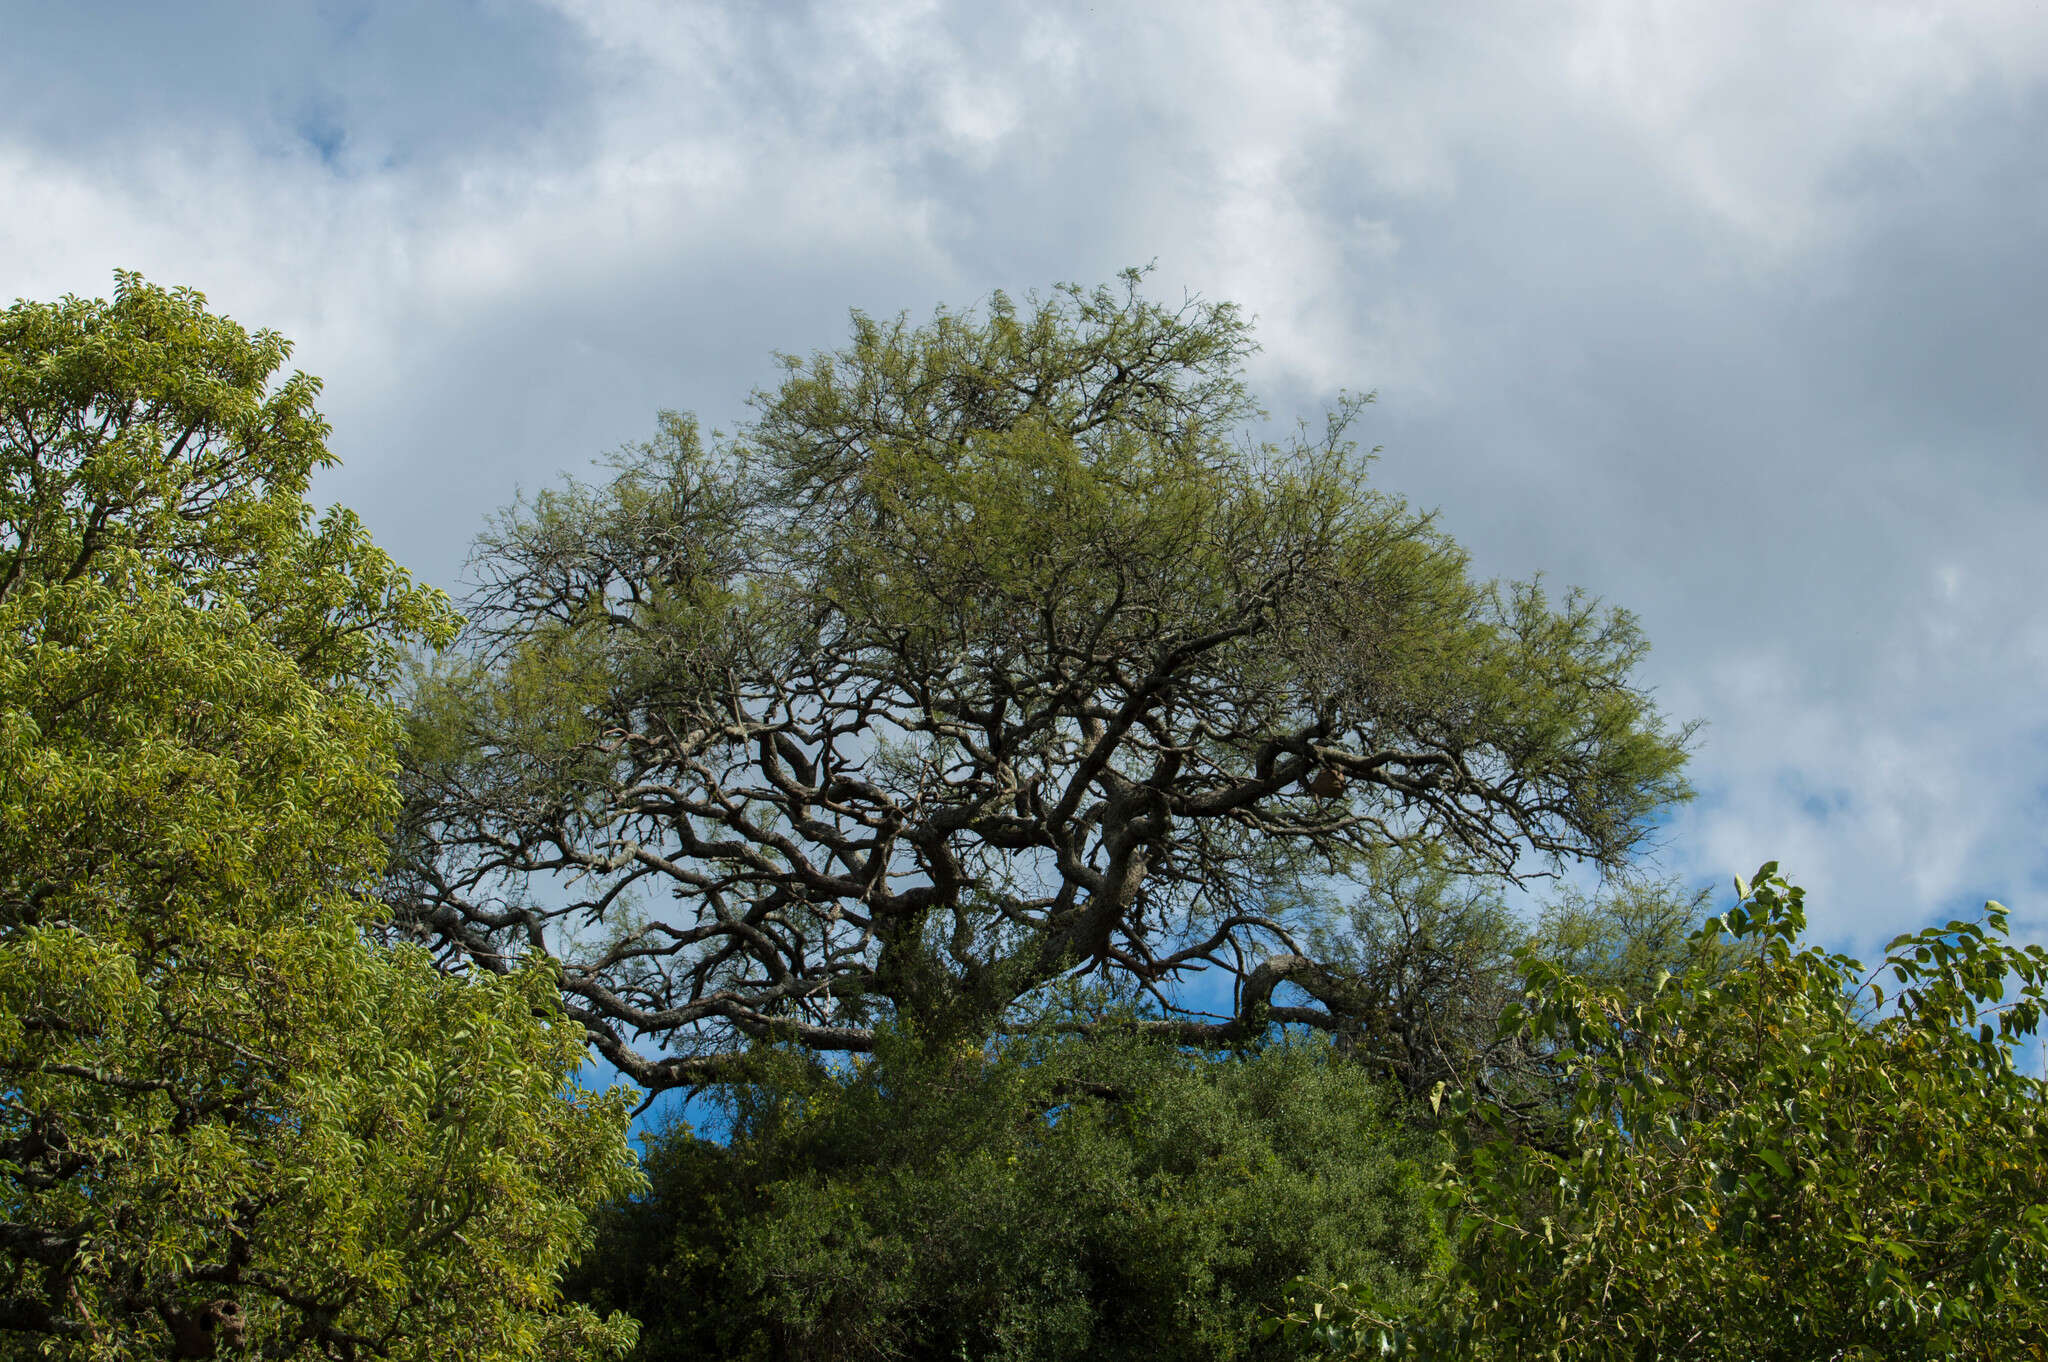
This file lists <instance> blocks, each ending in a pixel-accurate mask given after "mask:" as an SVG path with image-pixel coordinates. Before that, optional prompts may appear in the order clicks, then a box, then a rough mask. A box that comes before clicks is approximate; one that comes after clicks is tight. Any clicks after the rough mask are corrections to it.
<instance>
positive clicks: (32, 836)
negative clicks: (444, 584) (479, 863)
mask: <svg viewBox="0 0 2048 1362" xmlns="http://www.w3.org/2000/svg"><path fill="white" fill-rule="evenodd" d="M285 353H286V347H285V345H284V343H283V342H282V341H281V340H280V339H278V338H277V337H275V336H272V335H269V334H267V333H261V334H258V335H256V336H253V337H252V336H250V335H248V334H246V333H244V332H243V331H242V330H241V329H240V328H238V327H236V326H234V325H233V324H232V323H230V322H227V321H225V320H224V319H220V318H216V317H212V316H210V315H209V314H207V313H206V312H205V311H204V307H203V300H202V299H200V298H199V297H198V296H197V295H195V294H190V293H167V292H164V291H162V290H156V289H152V288H150V287H149V286H147V285H145V284H143V283H142V282H141V281H140V280H137V279H135V278H133V277H130V276H123V278H122V281H121V292H120V295H119V297H117V299H116V300H114V301H113V302H111V303H107V302H88V301H82V300H78V299H67V300H65V301H64V302H62V303H60V304H54V305H39V304H27V303H24V304H17V305H16V306H15V307H14V308H12V309H10V310H9V311H8V312H7V313H6V314H5V315H4V317H0V638H4V639H5V640H6V646H5V647H4V648H0V1348H5V1349H6V1350H7V1355H9V1356H13V1355H15V1349H16V1347H17V1345H18V1344H21V1343H22V1342H23V1340H26V1344H25V1346H28V1347H31V1348H37V1347H40V1348H42V1349H44V1350H45V1351H46V1352H49V1353H50V1354H51V1355H57V1356H76V1357H85V1356H92V1357H107V1358H114V1357H131V1356H133V1357H143V1356H152V1357H160V1356H164V1355H167V1354H168V1355H185V1356H198V1355H204V1354H206V1353H207V1352H209V1351H210V1350H214V1349H219V1350H221V1351H224V1352H241V1351H249V1352H253V1353H256V1354H258V1355H263V1356H273V1357H285V1356H307V1357H335V1356H356V1355H360V1354H361V1353H364V1352H375V1353H378V1354H380V1355H385V1356H389V1357H393V1358H422V1359H424V1358H435V1357H475V1356H486V1355H491V1356H569V1355H578V1354H603V1353H609V1352H616V1351H618V1350H619V1349H620V1348H622V1347H624V1346H625V1345H626V1344H627V1343H628V1342H629V1341H630V1338H631V1325H630V1323H629V1322H627V1321H625V1320H623V1319H613V1320H608V1321H606V1320H599V1319H597V1318H596V1317H594V1316H592V1315H590V1314H589V1313H588V1312H585V1311H580V1310H576V1309H571V1308H564V1307H563V1306H562V1305H561V1304H560V1302H559V1300H558V1297H557V1293H556V1291H555V1288H554V1281H555V1276H556V1274H557V1272H558V1271H559V1269H560V1266H561V1264H562V1263H563V1262H564V1261H565V1260H566V1259H567V1258H568V1257H569V1256H570V1255H571V1254H572V1253H573V1252H575V1250H576V1248H577V1247H578V1245H579V1243H580V1240H581V1236H582V1232H583V1211H584V1210H585V1209H586V1208H587V1207H589V1206H590V1205H591V1204H593V1203H594V1202H595V1201H597V1200H598V1199H600V1198H602V1197H604V1196H606V1195H610V1194H615V1193H617V1192H618V1191H620V1190H622V1189H623V1188H625V1187H627V1186H630V1185H631V1182H632V1179H633V1177H634V1172H633V1168H632V1161H631V1158H630V1155H629V1154H628V1152H627V1150H626V1148H625V1146H624V1142H623V1138H622V1136H623V1128H624V1124H625V1119H626V1116H625V1111H624V1109H623V1100H624V1099H623V1097H622V1096H621V1095H619V1094H611V1095H605V1096H599V1095H595V1094H590V1093H585V1092H582V1091H581V1090H579V1089H577V1088H576V1087H575V1086H574V1083H573V1077H574V1075H575V1073H576V1072H577V1070H578V1068H579V1067H580V1065H581V1063H582V1060H583V1056H584V1047H583V1038H582V1033H581V1030H580V1028H578V1027H576V1026H575V1025H573V1024H572V1023H570V1022H569V1021H567V1020H566V1019H565V1018H563V1017H562V1015H561V1012H560V1008H559V1004H558V1002H557V1000H556V996H555V979H554V976H553V974H552V972H551V971H549V970H546V969H534V970H527V971H522V972H518V973H515V974H511V975H508V976H505V977H502V978H500V977H496V976H489V977H484V978H479V979H475V980H470V981H463V980H458V979H453V978H450V977H448V976H447V975H445V974H443V973H441V972H440V971H438V970H437V969H436V968H435V967H434V965H433V963H432V962H431V961H430V960H429V959H428V958H427V956H426V955H425V953H424V952H422V951H420V950H418V949H417V948H401V949H396V950H388V949H384V948H381V947H378V946H375V945H373V944H372V942H371V941H370V939H369V938H368V937H367V936H366V932H367V931H369V930H371V929H373V928H374V927H375V926H376V912H375V909H374V905H373V904H372V902H371V901H370V900H369V899H368V898H367V897H366V896H365V892H364V891H365V889H366V888H367V886H368V885H369V884H370V883H371V882H372V880H373V879H374V877H375V875H376V874H377V873H378V871H379V870H380V869H381V867H382V865H383V863H384V859H385V854H386V849H385V844H384V835H385V833H386V832H387V831H388V829H389V827H390V824H391V820H392V818H393V816H394V815H395V813H396V810H397V799H396V794H395V791H394V788H393V785H392V776H393V773H394V771H395V770H396V764H397V763H396V747H397V742H398V740H399V737H400V731H401V730H400V725H399V723H398V720H397V716H396V714H395V711H394V710H393V708H392V706H391V704H390V702H389V699H388V698H387V696H386V695H385V694H384V693H383V688H384V684H385V682H386V681H388V679H389V677H390V675H391V671H392V668H393V667H394V666H395V664H396V663H397V662H398V660H399V659H400V657H401V655H402V653H403V652H404V650H405V649H406V648H408V647H409V646H413V645H415V644H418V643H424V642H433V641H437V640H442V639H445V638H446V636H447V634H448V632H449V630H450V628H451V626H452V617H451V616H450V614H449V612H448V609H447V605H446V603H445V601H443V600H442V598H441V597H440V595H439V593H436V592H431V591H426V590H422V589H420V588H418V587H416V586H414V585H413V584H412V583H411V581H410V579H409V578H407V576H406V575H405V574H404V573H403V572H402V571H401V570H400V569H398V568H397V567H396V566H395V565H394V564H392V563H391V561H390V560H389V559H388V558H387V557H386V556H385V555H384V554H383V553H382V552H381V551H379V550H377V549H376V547H375V546H374V545H373V544H372V543H371V542H370V540H369V538H368V536H367V534H366V533H365V532H364V530H363V527H362V526H361V524H360V523H359V522H358V521H356V520H355V518H354V517H353V516H351V515H349V514H348V513H346V512H342V511H335V512H331V513H329V515H328V516H327V517H325V518H324V519H323V520H321V521H319V522H317V523H316V522H315V521H314V520H313V519H312V517H311V514H310V510H309V508H307V507H306V505H305V503H304V500H303V492H304V489H305V484H306V478H307V475H308V473H309V472H310V470H311V469H312V468H314V467H317V466H318V465H320V464H321V463H324V462H326V461H327V455H326V452H325V449H324V447H323V446H322V444H321V440H322V437H323V436H324V431H325V427H324V425H323V424H322V423H321V422H320V420H319V417H318V415H317V413H315V412H314V411H313V410H312V407H311V405H310V403H311V398H312V395H313V392H314V391H315V390H316V386H317V385H315V384H313V383H312V381H311V380H309V379H305V378H303V377H302V376H294V377H292V378H291V379H288V380H286V381H285V382H284V383H282V384H280V385H278V386H277V387H276V388H275V389H270V388H267V387H266V384H267V383H268V381H269V379H270V376H271V373H272V371H273V370H274V369H275V368H276V367H277V365H278V364H279V363H281V361H282V360H283V358H284V355H285Z"/></svg>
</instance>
